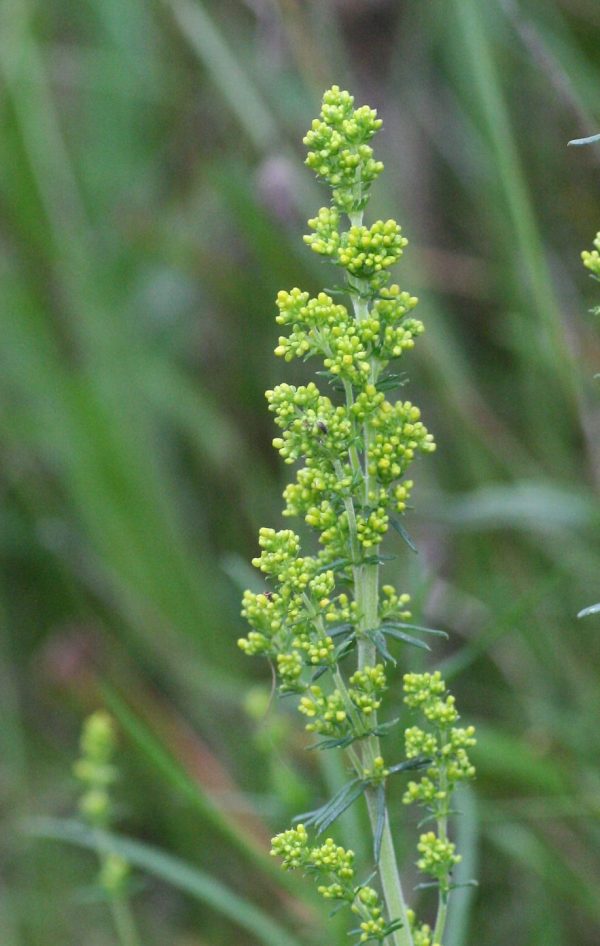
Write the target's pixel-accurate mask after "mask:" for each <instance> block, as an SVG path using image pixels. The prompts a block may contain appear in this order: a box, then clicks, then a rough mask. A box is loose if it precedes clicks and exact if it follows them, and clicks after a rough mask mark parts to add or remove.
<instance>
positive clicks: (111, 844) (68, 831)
mask: <svg viewBox="0 0 600 946" xmlns="http://www.w3.org/2000/svg"><path fill="white" fill-rule="evenodd" d="M27 827H28V830H29V831H30V833H31V834H33V835H34V836H35V837H38V838H46V839H49V840H56V841H66V842H68V843H70V844H77V845H79V846H80V847H85V848H89V849H90V850H95V848H96V846H97V842H96V839H95V837H94V834H93V833H92V832H91V831H90V830H89V829H88V828H87V827H85V826H84V825H82V824H80V823H79V822H78V821H74V820H69V819H60V818H35V819H32V820H31V821H30V822H28V826H27ZM98 833H99V834H101V835H102V837H103V838H104V841H105V843H106V845H107V848H109V849H110V850H111V851H114V852H115V853H116V854H119V855H120V856H121V857H123V858H124V859H125V860H126V861H127V862H128V863H129V864H131V865H133V866H134V867H139V868H141V869H142V870H144V871H147V873H149V874H153V875H154V876H155V877H159V878H160V879H161V880H164V881H166V882H167V883H169V884H171V885H172V886H173V887H176V888H177V889H178V890H182V891H183V892H184V893H187V894H190V896H192V897H194V898H195V899H196V900H200V902H201V903H205V904H207V905H208V906H210V907H212V909H213V910H216V911H217V912H219V913H221V914H222V915H223V916H225V917H227V919H228V920H229V921H230V922H231V923H233V924H235V925H236V926H239V927H241V928H242V929H245V930H247V931H248V932H250V933H252V934H253V935H254V936H256V937H257V939H258V940H260V942H261V943H264V946H301V944H300V941H299V940H298V939H296V938H295V936H293V935H292V934H291V933H288V931H287V930H285V929H284V928H283V927H282V926H280V925H279V923H277V922H276V921H275V920H273V919H271V917H269V916H268V915H267V914H266V913H264V912H263V911H262V910H261V909H259V907H256V906H254V905H253V904H251V903H249V902H248V901H247V900H244V899H243V898H242V897H240V896H239V895H238V894H236V893H234V891H233V890H231V889H230V888H229V887H226V886H225V884H223V883H222V882H221V881H219V880H216V879H215V878H214V877H211V876H210V875H209V874H206V873H204V871H200V870H198V868H197V867H193V866H192V865H191V864H187V863H186V862H185V861H182V860H180V859H179V858H177V857H173V855H171V854H166V853H165V852H164V851H160V850H158V849H157V848H154V847H151V846H150V845H149V844H144V843H142V842H141V841H135V840H131V839H129V838H121V837H119V836H118V835H114V834H105V833H104V832H98Z"/></svg>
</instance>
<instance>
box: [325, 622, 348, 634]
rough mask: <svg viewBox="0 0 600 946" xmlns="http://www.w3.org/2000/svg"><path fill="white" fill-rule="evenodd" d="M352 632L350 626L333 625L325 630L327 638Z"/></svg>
mask: <svg viewBox="0 0 600 946" xmlns="http://www.w3.org/2000/svg"><path fill="white" fill-rule="evenodd" d="M351 630H352V624H333V625H332V626H331V627H328V628H327V633H328V635H329V637H339V636H340V634H347V633H348V631H351Z"/></svg>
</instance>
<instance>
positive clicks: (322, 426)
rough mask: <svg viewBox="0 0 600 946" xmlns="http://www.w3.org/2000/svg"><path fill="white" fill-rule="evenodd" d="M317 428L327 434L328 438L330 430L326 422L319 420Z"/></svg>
mask: <svg viewBox="0 0 600 946" xmlns="http://www.w3.org/2000/svg"><path fill="white" fill-rule="evenodd" d="M317 427H318V429H319V430H320V431H321V433H322V434H325V436H327V434H328V433H329V430H328V428H327V424H325V422H324V421H322V420H318V421H317Z"/></svg>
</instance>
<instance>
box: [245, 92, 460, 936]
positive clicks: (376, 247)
mask: <svg viewBox="0 0 600 946" xmlns="http://www.w3.org/2000/svg"><path fill="white" fill-rule="evenodd" d="M381 125H382V122H381V119H380V118H378V117H377V112H376V111H375V110H374V109H372V108H369V107H368V106H361V107H359V108H355V107H354V99H353V97H352V96H351V95H350V94H349V93H348V92H345V91H341V90H340V89H339V88H338V87H337V86H333V88H331V89H329V91H327V92H326V93H325V95H324V97H323V103H322V108H321V114H320V117H319V118H317V119H315V120H314V121H313V123H312V125H311V128H310V130H309V131H308V133H307V135H306V137H305V138H304V143H305V144H306V146H307V147H308V156H307V159H306V164H307V165H308V167H309V168H311V169H312V170H313V171H314V172H315V173H316V175H317V177H318V178H319V179H320V180H321V181H322V182H324V183H325V184H326V185H328V186H329V188H330V189H331V202H330V204H329V205H328V206H326V207H322V208H321V209H320V210H319V211H318V213H317V214H316V216H315V217H314V218H312V219H311V220H309V222H308V226H309V228H310V233H309V234H307V236H305V238H304V239H305V242H306V243H307V245H308V246H309V247H310V249H311V250H312V251H313V252H314V253H317V254H318V255H319V256H322V257H323V258H324V259H326V260H329V262H330V263H331V264H332V265H333V266H334V267H335V271H336V272H337V274H338V275H337V284H336V285H335V288H334V289H327V290H323V291H322V292H319V293H318V295H316V296H315V297H311V296H310V294H309V293H308V292H304V291H302V290H300V289H298V288H294V289H290V290H283V291H281V292H280V293H279V294H278V296H277V300H276V302H277V315H276V321H277V323H278V325H279V326H281V328H282V329H283V330H284V331H285V332H286V334H285V335H282V336H281V337H280V339H279V342H278V345H277V347H276V349H275V354H276V355H277V356H278V357H280V358H282V359H283V360H284V361H291V360H292V359H295V358H301V359H302V360H303V361H306V360H308V359H309V358H317V359H319V360H320V361H321V363H322V368H321V369H320V370H319V371H317V372H316V374H317V375H318V377H319V378H320V379H323V380H324V382H325V384H326V385H327V389H326V392H327V393H325V391H323V390H322V389H320V388H319V387H317V384H316V383H315V382H314V381H308V383H307V384H305V385H300V386H295V385H292V384H287V383H282V384H279V385H277V387H275V388H274V389H273V390H270V391H267V393H266V397H267V402H268V406H269V410H270V411H272V413H273V415H274V420H275V424H276V426H277V427H278V428H279V433H278V436H277V437H276V438H275V439H274V441H273V445H274V447H275V449H276V450H278V451H279V453H280V455H281V457H282V459H283V460H284V462H285V463H286V464H289V465H297V468H296V471H295V477H294V479H293V480H292V482H290V483H289V485H288V486H286V488H285V490H284V494H283V499H284V503H285V505H284V509H283V515H284V516H286V517H299V518H301V519H303V520H304V522H305V523H306V524H307V525H308V526H309V527H310V529H311V530H312V531H313V532H314V533H315V534H316V537H317V541H318V551H317V552H316V554H313V555H303V554H302V552H301V548H300V537H299V536H298V534H297V533H296V532H294V531H293V530H292V529H281V530H279V531H277V530H275V529H273V528H263V529H261V530H260V533H259V539H258V541H259V546H260V554H259V555H258V557H256V558H255V559H254V560H253V565H254V566H255V567H256V568H257V569H259V570H260V572H262V574H263V575H264V580H265V583H266V584H265V590H264V591H263V592H262V593H256V592H253V591H246V592H245V594H244V597H243V608H242V613H243V616H244V617H245V618H246V620H247V621H248V623H249V625H250V630H249V632H248V634H247V636H246V637H244V638H243V639H242V640H240V641H239V645H240V647H241V648H242V650H243V651H244V652H245V653H246V654H249V655H260V656H263V657H266V658H267V659H268V660H269V661H270V662H271V663H272V665H273V666H274V667H275V668H276V671H277V676H278V684H279V691H280V692H281V693H282V694H297V697H298V709H299V711H300V713H301V714H302V715H303V716H304V718H305V719H306V729H307V731H308V732H309V733H310V734H311V735H312V736H313V737H314V739H315V740H316V741H315V742H314V743H312V747H313V748H317V749H319V750H323V751H331V750H338V751H341V752H343V753H345V757H346V761H347V763H348V766H349V768H350V770H351V771H352V773H353V777H352V778H351V779H350V781H349V782H348V783H347V784H346V785H344V786H343V788H342V789H341V790H340V791H339V792H338V793H337V794H336V795H335V796H334V797H333V798H332V799H330V800H329V801H328V802H327V803H326V804H325V805H323V806H322V807H321V808H318V809H316V810H315V811H312V812H308V813H306V814H305V815H302V816H299V818H298V819H297V820H298V821H299V822H300V823H298V824H296V825H295V826H294V827H291V828H289V829H288V830H285V831H283V832H282V833H281V834H278V835H277V836H276V837H275V838H274V839H273V842H272V852H271V853H272V854H273V855H274V856H276V857H280V858H281V860H282V866H283V867H284V869H286V870H298V871H301V872H303V873H304V874H308V875H310V876H312V877H314V879H315V881H316V883H317V888H318V892H319V893H320V895H321V896H322V897H323V898H324V899H325V900H327V901H334V902H337V904H338V905H339V906H344V905H346V906H347V907H348V909H349V911H350V913H351V914H354V916H355V924H354V925H353V929H352V930H351V933H352V936H353V937H354V939H353V941H354V942H356V943H375V942H376V943H386V944H388V946H443V936H444V929H445V925H446V918H447V910H448V903H449V900H450V897H451V894H452V892H453V890H454V888H455V885H454V884H453V881H452V872H453V869H454V867H455V865H456V864H457V863H458V862H459V861H460V854H459V853H458V852H457V851H456V848H455V844H454V842H453V841H452V840H451V838H450V835H449V819H450V815H451V812H452V809H451V802H452V794H453V791H454V789H455V787H456V786H457V785H458V784H459V783H461V782H465V781H467V780H470V779H472V778H473V777H474V774H475V770H474V768H473V766H472V764H471V762H470V760H469V755H468V753H469V750H470V749H471V748H472V746H473V745H474V744H475V737H474V728H473V727H472V726H467V727H461V726H460V725H459V715H458V711H457V709H456V705H455V701H454V697H453V696H452V695H451V694H450V693H449V692H448V690H447V688H446V685H445V683H444V680H443V679H442V677H441V675H440V673H439V671H435V672H434V673H406V674H405V675H404V704H405V706H404V708H403V710H402V713H403V715H404V716H405V718H406V719H407V720H408V725H407V728H406V730H405V732H404V758H403V759H402V760H400V761H397V760H395V759H390V760H388V759H387V758H385V756H384V754H383V750H382V742H383V741H384V740H385V737H386V736H387V734H388V733H389V732H390V731H391V730H392V729H393V727H394V726H396V725H398V724H399V719H397V718H392V719H389V720H386V721H382V719H381V716H382V713H383V712H384V705H385V694H386V691H387V689H388V674H389V673H390V671H393V668H394V667H395V666H396V664H397V663H399V662H401V660H402V658H403V655H404V654H406V653H409V651H410V649H411V648H419V649H420V650H421V651H423V650H425V651H429V650H430V649H431V646H430V643H429V641H431V639H432V636H431V635H440V634H443V632H441V631H435V630H432V629H431V628H426V627H421V626H419V625H416V624H413V623H412V615H411V611H410V597H409V595H408V594H406V593H405V592H400V591H397V590H396V589H395V588H394V587H393V586H392V585H390V584H383V585H381V584H380V572H381V566H382V565H383V564H384V562H385V561H387V560H388V558H389V556H384V555H382V552H381V546H382V543H383V541H384V539H385V538H386V536H387V535H388V533H389V531H390V528H392V529H394V530H395V531H396V532H397V533H399V534H400V536H401V537H402V538H403V539H404V540H405V541H406V543H407V545H409V547H410V548H411V550H412V551H414V550H415V549H414V543H413V542H412V540H411V539H410V536H409V535H408V533H407V531H406V529H405V528H404V526H403V525H402V524H401V522H400V519H401V517H402V516H403V514H404V512H405V510H406V509H407V504H408V500H409V498H410V493H411V489H412V486H413V482H412V480H411V479H409V478H408V476H407V473H408V470H409V468H410V467H411V466H412V464H413V461H414V460H416V459H417V457H418V456H420V455H426V454H429V453H431V452H432V451H433V450H434V449H435V444H434V442H433V437H432V435H431V434H430V433H429V432H428V431H427V428H426V427H425V425H424V424H423V422H422V420H421V413H420V411H419V408H418V407H416V406H415V405H414V404H412V403H411V402H410V401H408V400H402V399H400V398H396V399H393V397H394V392H397V391H398V389H400V388H401V387H403V386H404V384H405V383H406V378H405V376H404V374H403V373H401V372H399V371H398V368H397V362H398V360H399V359H404V358H405V356H406V354H407V352H409V351H410V350H411V349H412V348H413V347H414V345H415V342H416V340H417V339H418V338H419V336H420V335H421V334H422V333H423V330H424V329H423V324H422V322H421V321H419V319H417V318H415V316H414V314H413V312H414V309H415V306H416V305H417V299H416V298H415V297H414V296H413V295H411V294H410V293H409V292H407V291H405V290H403V289H401V288H400V286H399V285H397V284H396V283H390V271H391V268H392V267H393V266H394V265H395V264H396V263H397V262H398V261H399V260H400V258H401V257H402V255H403V252H404V249H405V247H406V244H407V241H406V239H405V237H404V236H403V234H402V230H401V228H400V226H399V225H398V224H397V223H396V221H395V220H391V219H390V220H376V221H375V222H374V223H373V224H371V225H370V226H368V225H366V224H365V223H364V222H363V215H364V210H365V207H366V206H367V203H368V200H369V195H370V191H371V187H372V186H373V185H374V183H375V182H376V180H377V178H378V177H379V175H380V174H381V172H382V171H383V164H382V163H381V161H378V160H377V159H376V158H375V157H374V154H373V149H372V147H371V144H370V142H371V141H372V139H373V137H374V135H375V134H376V133H377V131H379V129H380V128H381ZM344 297H345V299H346V300H347V304H344V302H342V301H341V300H342V299H343V298H344ZM315 545H317V543H315ZM349 663H353V667H352V669H351V670H347V669H346V668H347V667H348V665H349ZM399 743H400V744H401V743H402V740H400V741H399V740H397V739H396V740H394V745H398V744H399ZM390 778H404V779H406V781H405V784H404V795H403V801H404V803H405V804H406V805H413V804H414V805H419V806H422V808H424V809H425V817H424V819H423V820H424V822H427V825H428V830H426V831H424V832H423V833H421V834H420V836H419V837H418V838H417V839H416V856H415V863H416V866H417V869H418V870H419V871H420V872H421V873H422V874H423V875H424V879H425V883H424V884H422V885H420V886H427V887H432V888H434V890H435V892H436V893H437V897H436V906H435V907H433V908H432V909H433V910H434V911H435V912H434V917H433V922H432V925H431V926H429V925H428V924H427V923H423V922H420V921H419V920H418V919H417V917H416V915H415V912H414V911H413V910H412V909H411V908H410V906H409V904H408V902H407V899H406V895H405V891H404V889H403V885H402V881H401V877H400V872H399V869H398V864H397V860H396V853H395V849H394V843H393V837H392V831H391V826H390V821H389V817H388V810H387V802H386V793H387V785H388V781H389V779H390ZM362 798H364V799H365V801H366V805H367V809H368V814H369V820H370V824H371V830H372V850H373V861H374V864H373V863H371V864H365V865H362V864H361V865H358V864H357V863H356V858H355V854H354V852H353V851H352V850H349V849H345V848H344V847H341V846H340V845H338V844H337V843H336V841H335V840H334V839H333V838H331V837H325V839H324V840H323V838H319V835H320V834H321V833H322V832H324V831H327V830H328V829H329V828H330V826H331V825H333V824H334V823H335V821H336V820H337V818H339V816H340V815H341V814H342V813H343V812H344V811H346V810H347V809H348V808H349V807H350V806H351V805H354V804H356V803H361V802H360V800H361V799H362ZM422 823H423V822H422ZM311 835H312V836H311ZM369 874H370V877H369ZM363 877H368V880H366V881H364V882H363V881H362V880H361V878H363ZM374 877H377V880H376V881H375V882H374V883H373V884H371V881H372V879H373V878H374Z"/></svg>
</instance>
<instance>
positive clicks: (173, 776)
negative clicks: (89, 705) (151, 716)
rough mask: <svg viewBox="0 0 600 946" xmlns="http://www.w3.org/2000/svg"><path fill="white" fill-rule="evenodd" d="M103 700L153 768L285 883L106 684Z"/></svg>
mask: <svg viewBox="0 0 600 946" xmlns="http://www.w3.org/2000/svg"><path fill="white" fill-rule="evenodd" d="M103 694H104V698H105V700H106V703H107V705H108V707H109V709H110V710H111V712H112V713H114V715H115V717H116V718H117V719H118V721H119V723H120V724H121V726H122V727H123V730H124V731H125V732H126V733H127V735H128V736H129V738H130V739H131V741H132V742H133V744H134V745H135V746H136V747H137V748H138V750H139V751H140V752H141V753H142V754H143V755H145V756H146V758H147V759H148V760H149V761H150V762H151V763H152V765H153V767H154V769H155V771H157V772H160V774H161V775H162V777H163V778H164V779H165V781H167V782H168V783H169V784H170V785H172V786H173V788H175V789H176V790H177V791H178V792H180V793H181V794H182V795H183V796H184V797H185V798H186V799H187V801H188V802H189V803H190V804H191V805H192V806H193V807H194V808H195V809H196V810H197V811H198V812H199V813H200V814H201V815H202V817H203V818H204V819H205V820H206V821H207V822H208V823H209V824H211V825H212V826H213V828H215V829H216V830H217V831H218V832H219V834H221V835H222V837H223V838H225V840H227V841H228V842H229V843H230V844H232V845H233V847H235V848H236V849H237V850H239V851H241V852H242V853H243V854H244V855H245V856H246V857H247V858H248V859H249V860H251V861H252V862H253V863H254V864H255V865H256V866H257V867H259V868H260V869H261V870H262V871H263V872H264V873H265V874H267V875H270V876H273V877H275V878H276V879H277V881H279V882H280V883H285V879H286V878H285V875H283V876H282V875H281V871H279V869H278V868H277V866H276V865H275V864H274V862H273V861H272V860H271V858H270V857H269V856H268V855H267V854H266V853H265V852H263V851H262V850H261V849H260V848H259V846H258V844H257V841H256V840H255V839H254V838H252V837H250V836H249V835H248V834H247V833H246V832H245V831H244V830H243V828H242V827H240V825H239V824H237V823H236V822H235V821H234V819H230V818H229V817H228V816H227V814H226V813H225V812H224V811H223V810H222V809H220V808H219V807H218V806H217V804H216V803H215V802H214V801H213V799H212V798H210V797H209V795H208V794H207V793H206V792H205V791H204V790H203V788H202V786H201V785H199V784H198V782H196V781H195V780H194V779H193V778H192V777H191V776H190V775H189V774H188V773H187V772H186V770H185V769H184V767H183V766H182V765H181V763H180V762H178V761H177V760H176V759H175V758H174V757H173V756H172V755H171V753H170V752H169V751H168V750H167V749H166V748H165V747H164V745H163V744H162V743H161V742H160V740H159V739H158V738H157V737H156V735H155V734H154V733H153V732H152V731H151V729H150V728H149V726H148V725H147V724H146V723H145V722H144V721H143V720H142V719H140V717H139V716H137V715H136V714H135V713H134V712H133V710H132V709H131V708H130V707H129V706H127V704H126V703H125V702H124V701H123V700H122V699H121V697H120V696H119V695H118V694H117V693H116V692H115V691H114V690H113V689H111V688H110V687H108V686H105V687H104V688H103Z"/></svg>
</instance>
